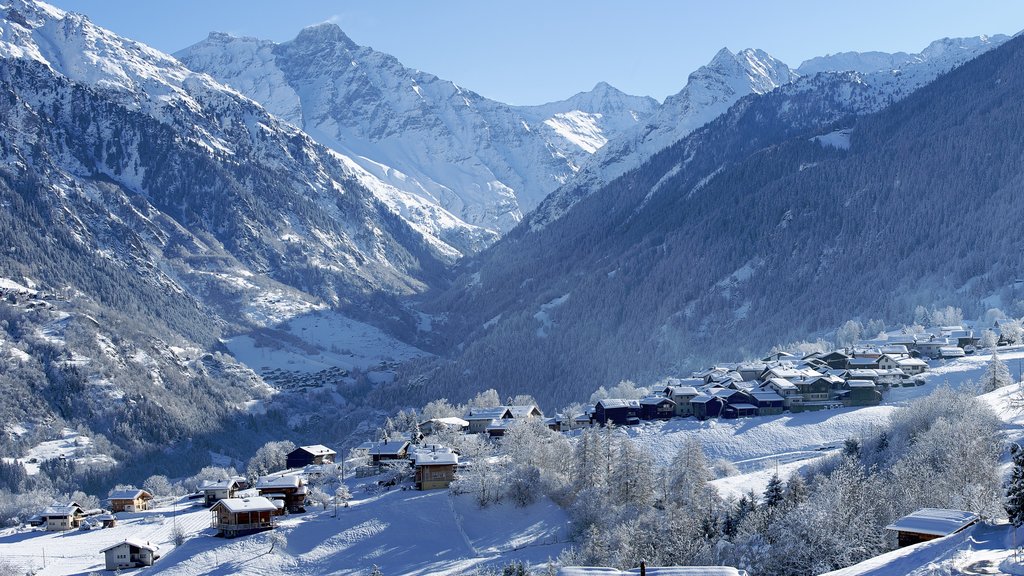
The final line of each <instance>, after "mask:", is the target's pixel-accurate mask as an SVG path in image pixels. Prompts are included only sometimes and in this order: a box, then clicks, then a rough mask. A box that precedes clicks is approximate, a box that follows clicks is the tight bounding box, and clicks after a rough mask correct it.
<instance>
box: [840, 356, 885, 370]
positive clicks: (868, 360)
mask: <svg viewBox="0 0 1024 576" xmlns="http://www.w3.org/2000/svg"><path fill="white" fill-rule="evenodd" d="M877 364H878V358H877V357H876V358H872V357H870V356H857V357H854V358H850V359H849V360H847V361H846V365H847V366H849V367H850V368H858V367H864V366H875V365H877Z"/></svg>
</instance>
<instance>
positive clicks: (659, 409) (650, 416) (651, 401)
mask: <svg viewBox="0 0 1024 576" xmlns="http://www.w3.org/2000/svg"><path fill="white" fill-rule="evenodd" d="M675 415H676V403H675V402H674V401H673V400H672V399H671V398H665V397H664V396H648V397H647V398H641V399H640V418H641V419H643V420H668V419H669V418H672V417H673V416H675Z"/></svg>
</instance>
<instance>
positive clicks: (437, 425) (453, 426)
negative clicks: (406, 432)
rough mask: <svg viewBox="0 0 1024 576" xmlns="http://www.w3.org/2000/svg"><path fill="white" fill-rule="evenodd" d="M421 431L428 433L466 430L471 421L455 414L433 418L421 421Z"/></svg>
mask: <svg viewBox="0 0 1024 576" xmlns="http://www.w3.org/2000/svg"><path fill="white" fill-rule="evenodd" d="M419 427H420V432H423V433H424V434H426V435H430V434H435V433H437V432H441V431H443V430H452V431H454V432H465V431H467V430H468V429H469V422H467V421H466V420H463V419H462V418H456V417H454V416H451V417H448V418H431V419H430V420H426V421H423V422H420V424H419Z"/></svg>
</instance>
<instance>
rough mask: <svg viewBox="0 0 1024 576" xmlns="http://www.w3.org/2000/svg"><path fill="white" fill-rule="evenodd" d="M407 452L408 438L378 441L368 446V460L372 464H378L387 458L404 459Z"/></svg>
mask: <svg viewBox="0 0 1024 576" xmlns="http://www.w3.org/2000/svg"><path fill="white" fill-rule="evenodd" d="M408 452H409V441H408V440H392V441H390V442H380V443H377V444H375V445H374V446H373V447H371V448H370V461H371V462H373V463H374V464H380V463H381V462H387V461H389V460H404V459H405V457H406V455H407V454H408Z"/></svg>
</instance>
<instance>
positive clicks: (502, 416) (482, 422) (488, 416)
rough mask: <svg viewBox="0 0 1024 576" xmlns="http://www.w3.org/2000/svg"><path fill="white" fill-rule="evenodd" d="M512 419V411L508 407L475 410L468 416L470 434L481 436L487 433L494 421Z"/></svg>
mask: <svg viewBox="0 0 1024 576" xmlns="http://www.w3.org/2000/svg"><path fill="white" fill-rule="evenodd" d="M511 418H512V411H511V410H509V409H508V406H498V407H496V408H473V409H472V410H470V411H469V414H466V418H465V420H466V422H468V423H469V433H470V434H480V433H482V432H486V431H487V427H488V426H490V425H491V421H492V420H507V419H511Z"/></svg>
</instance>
